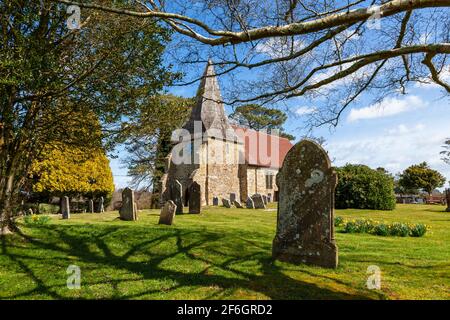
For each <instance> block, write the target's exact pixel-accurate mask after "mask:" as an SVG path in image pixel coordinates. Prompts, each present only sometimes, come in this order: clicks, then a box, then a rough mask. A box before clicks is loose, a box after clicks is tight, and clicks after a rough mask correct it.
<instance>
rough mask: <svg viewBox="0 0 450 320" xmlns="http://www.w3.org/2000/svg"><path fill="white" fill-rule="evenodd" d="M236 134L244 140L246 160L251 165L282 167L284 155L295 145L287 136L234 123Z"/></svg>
mask: <svg viewBox="0 0 450 320" xmlns="http://www.w3.org/2000/svg"><path fill="white" fill-rule="evenodd" d="M232 127H233V129H234V131H235V132H236V134H237V135H238V136H239V137H241V138H242V139H243V140H244V147H245V161H246V163H247V164H249V165H254V166H258V167H267V168H281V166H282V164H283V161H284V157H286V154H287V153H288V151H289V150H290V149H291V148H292V147H293V144H292V143H291V142H290V141H289V140H288V139H286V138H283V137H279V136H276V135H271V134H267V133H264V132H261V131H256V130H252V129H247V128H243V127H239V126H236V125H232Z"/></svg>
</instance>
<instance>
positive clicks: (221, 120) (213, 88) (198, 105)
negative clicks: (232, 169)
mask: <svg viewBox="0 0 450 320" xmlns="http://www.w3.org/2000/svg"><path fill="white" fill-rule="evenodd" d="M195 121H199V122H201V123H202V131H203V132H206V131H207V130H211V131H215V132H216V133H217V132H221V134H222V137H223V139H225V138H226V134H227V133H228V138H232V139H233V140H235V134H234V130H233V129H232V128H231V126H230V124H229V122H228V117H227V116H226V115H225V110H224V106H223V103H222V96H221V94H220V87H219V82H218V80H217V76H216V73H215V70H214V65H213V62H212V61H211V59H210V60H208V63H207V65H206V69H205V72H204V74H203V78H202V80H201V82H200V85H199V88H198V90H197V97H196V102H195V106H194V107H193V108H192V113H191V116H190V118H189V120H188V121H187V122H186V124H185V125H184V126H183V128H184V129H186V130H188V131H189V132H190V133H191V134H193V133H194V123H195ZM208 135H210V134H208ZM215 135H216V134H214V133H213V134H212V136H215ZM217 138H221V137H217Z"/></svg>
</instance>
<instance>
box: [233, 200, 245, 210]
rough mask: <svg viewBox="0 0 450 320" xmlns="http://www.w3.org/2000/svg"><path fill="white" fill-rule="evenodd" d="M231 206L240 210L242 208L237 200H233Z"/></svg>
mask: <svg viewBox="0 0 450 320" xmlns="http://www.w3.org/2000/svg"><path fill="white" fill-rule="evenodd" d="M233 204H234V206H235V207H236V208H240V209H242V208H243V206H242V204H241V203H240V202H239V201H237V200H234V201H233Z"/></svg>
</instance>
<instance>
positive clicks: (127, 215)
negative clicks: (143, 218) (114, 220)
mask: <svg viewBox="0 0 450 320" xmlns="http://www.w3.org/2000/svg"><path fill="white" fill-rule="evenodd" d="M119 214H120V219H122V220H126V221H136V220H137V208H136V203H135V202H134V191H133V190H131V189H130V188H125V189H123V191H122V207H121V208H120V211H119Z"/></svg>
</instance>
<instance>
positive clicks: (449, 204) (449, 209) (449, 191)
mask: <svg viewBox="0 0 450 320" xmlns="http://www.w3.org/2000/svg"><path fill="white" fill-rule="evenodd" d="M445 195H446V196H447V210H446V211H447V212H450V189H447V190H445Z"/></svg>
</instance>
